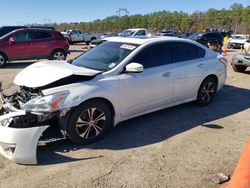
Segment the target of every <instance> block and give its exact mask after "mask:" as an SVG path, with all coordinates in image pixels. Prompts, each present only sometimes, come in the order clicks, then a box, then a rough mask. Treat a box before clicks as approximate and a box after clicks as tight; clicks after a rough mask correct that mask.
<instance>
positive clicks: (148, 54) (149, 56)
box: [131, 43, 170, 68]
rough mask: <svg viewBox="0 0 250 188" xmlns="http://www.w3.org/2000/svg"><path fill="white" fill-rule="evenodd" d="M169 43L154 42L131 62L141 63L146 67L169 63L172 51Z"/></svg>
mask: <svg viewBox="0 0 250 188" xmlns="http://www.w3.org/2000/svg"><path fill="white" fill-rule="evenodd" d="M169 52H170V51H169V45H168V43H158V44H153V45H150V46H148V47H146V48H145V49H143V50H142V51H140V52H139V53H138V54H137V55H136V56H135V57H134V58H133V59H132V61H131V62H136V63H140V64H142V65H143V67H144V68H152V67H157V66H162V65H166V64H169V62H170V55H169V54H170V53H169Z"/></svg>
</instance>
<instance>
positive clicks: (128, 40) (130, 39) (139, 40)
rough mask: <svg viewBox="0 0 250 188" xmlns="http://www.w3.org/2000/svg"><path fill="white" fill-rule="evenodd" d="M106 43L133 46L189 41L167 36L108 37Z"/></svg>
mask: <svg viewBox="0 0 250 188" xmlns="http://www.w3.org/2000/svg"><path fill="white" fill-rule="evenodd" d="M107 41H110V42H122V43H133V44H139V45H141V44H144V43H148V42H153V41H189V42H192V41H191V40H188V39H182V38H177V37H167V36H161V37H158V36H155V37H109V38H107Z"/></svg>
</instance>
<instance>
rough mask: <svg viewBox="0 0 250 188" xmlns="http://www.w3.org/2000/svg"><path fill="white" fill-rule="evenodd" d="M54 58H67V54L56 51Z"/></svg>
mask: <svg viewBox="0 0 250 188" xmlns="http://www.w3.org/2000/svg"><path fill="white" fill-rule="evenodd" d="M53 59H54V60H64V59H65V55H64V53H63V52H60V51H58V52H56V53H55V54H54V56H53Z"/></svg>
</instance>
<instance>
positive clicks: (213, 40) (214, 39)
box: [188, 32, 223, 51]
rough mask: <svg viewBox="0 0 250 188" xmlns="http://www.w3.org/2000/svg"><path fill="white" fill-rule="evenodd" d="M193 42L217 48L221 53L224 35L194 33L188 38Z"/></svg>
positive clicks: (218, 33) (217, 33)
mask: <svg viewBox="0 0 250 188" xmlns="http://www.w3.org/2000/svg"><path fill="white" fill-rule="evenodd" d="M188 38H189V39H191V40H194V41H196V42H199V43H200V44H202V45H204V46H206V47H208V48H209V47H210V46H216V48H217V50H218V51H219V50H220V49H221V47H222V46H223V35H222V34H221V33H220V32H201V33H194V34H192V35H190V36H189V37H188Z"/></svg>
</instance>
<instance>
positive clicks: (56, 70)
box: [14, 61, 101, 88]
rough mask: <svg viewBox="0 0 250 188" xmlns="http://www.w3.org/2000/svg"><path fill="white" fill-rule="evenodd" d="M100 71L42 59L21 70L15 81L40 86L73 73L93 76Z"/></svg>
mask: <svg viewBox="0 0 250 188" xmlns="http://www.w3.org/2000/svg"><path fill="white" fill-rule="evenodd" d="M99 73H101V71H96V70H92V69H87V68H83V67H78V66H75V65H72V64H69V63H68V62H67V61H41V62H38V63H34V64H32V65H30V66H28V67H27V68H25V69H23V70H22V71H21V72H19V73H18V74H17V75H16V77H15V80H14V83H15V84H16V85H19V86H25V87H30V88H38V87H43V86H46V85H48V84H51V83H53V82H56V81H58V80H61V79H63V78H66V77H69V76H72V75H76V76H85V77H86V76H87V77H88V76H89V77H92V76H95V75H97V74H99Z"/></svg>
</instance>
